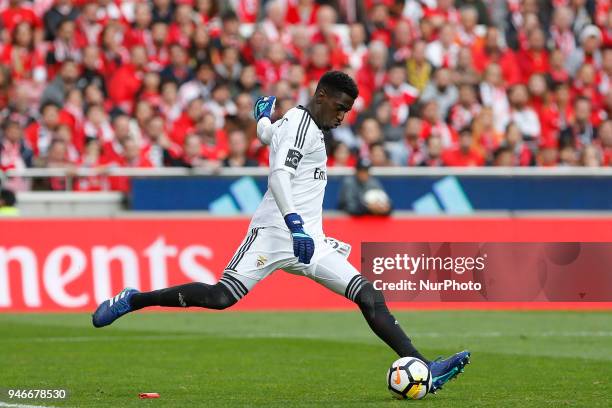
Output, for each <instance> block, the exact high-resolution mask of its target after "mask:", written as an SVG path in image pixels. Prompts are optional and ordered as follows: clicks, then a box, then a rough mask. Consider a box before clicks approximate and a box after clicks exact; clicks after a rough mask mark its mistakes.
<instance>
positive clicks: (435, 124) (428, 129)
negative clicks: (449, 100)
mask: <svg viewBox="0 0 612 408" xmlns="http://www.w3.org/2000/svg"><path fill="white" fill-rule="evenodd" d="M421 117H422V118H423V128H422V132H423V136H424V138H425V139H428V138H430V137H431V136H434V135H435V136H438V137H439V138H440V141H441V142H442V147H443V148H444V149H448V148H450V147H453V146H455V144H456V143H457V132H455V131H454V130H453V129H452V128H451V127H450V126H449V125H448V124H447V123H446V122H444V121H443V120H442V118H441V117H440V109H439V108H438V102H436V100H435V99H432V100H429V101H427V102H425V103H424V104H423V107H422V115H421Z"/></svg>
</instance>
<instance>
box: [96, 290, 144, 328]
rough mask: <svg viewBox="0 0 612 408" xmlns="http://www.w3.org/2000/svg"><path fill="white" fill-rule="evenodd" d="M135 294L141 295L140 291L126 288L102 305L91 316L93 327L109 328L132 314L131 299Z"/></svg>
mask: <svg viewBox="0 0 612 408" xmlns="http://www.w3.org/2000/svg"><path fill="white" fill-rule="evenodd" d="M134 293H140V291H138V290H136V289H133V288H125V289H123V290H122V291H121V292H119V293H118V294H117V295H116V296H114V297H112V298H110V299H108V300H105V301H104V302H102V303H100V306H98V308H97V309H96V311H95V312H94V314H93V315H91V321H92V323H93V325H94V326H95V327H104V326H108V325H109V324H111V323H112V322H114V321H115V320H117V319H118V318H120V317H121V316H123V315H124V314H126V313H129V312H131V311H132V307H131V306H130V298H131V297H132V296H133V295H134Z"/></svg>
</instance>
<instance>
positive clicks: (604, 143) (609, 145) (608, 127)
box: [598, 119, 612, 166]
mask: <svg viewBox="0 0 612 408" xmlns="http://www.w3.org/2000/svg"><path fill="white" fill-rule="evenodd" d="M598 137H599V144H600V148H601V155H602V164H603V165H604V166H612V119H607V120H605V121H603V122H602V123H601V125H599V129H598Z"/></svg>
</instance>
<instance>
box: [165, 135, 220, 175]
mask: <svg viewBox="0 0 612 408" xmlns="http://www.w3.org/2000/svg"><path fill="white" fill-rule="evenodd" d="M173 166H175V167H188V168H212V166H213V165H212V162H211V161H210V160H208V159H206V158H204V157H203V156H202V142H201V140H200V138H199V137H198V136H197V135H194V134H190V135H187V136H186V137H185V141H184V143H183V154H182V155H181V157H180V158H178V159H176V160H174V161H173Z"/></svg>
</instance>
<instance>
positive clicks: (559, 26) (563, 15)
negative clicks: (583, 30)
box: [549, 6, 576, 59]
mask: <svg viewBox="0 0 612 408" xmlns="http://www.w3.org/2000/svg"><path fill="white" fill-rule="evenodd" d="M573 21H574V13H573V11H572V9H570V8H569V7H565V6H561V7H557V8H555V11H554V13H553V21H552V25H551V26H550V29H549V34H550V45H551V48H553V49H558V50H559V51H561V54H562V55H563V58H564V59H565V58H568V57H569V56H570V55H571V54H572V53H573V52H574V50H575V49H576V37H575V36H574V32H573V31H572V22H573Z"/></svg>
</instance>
